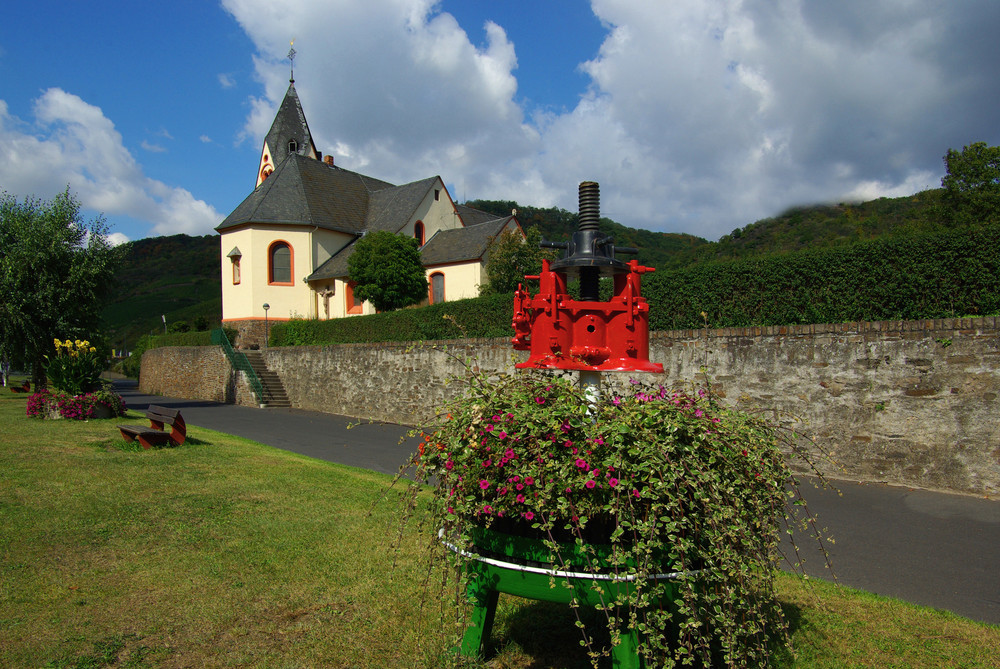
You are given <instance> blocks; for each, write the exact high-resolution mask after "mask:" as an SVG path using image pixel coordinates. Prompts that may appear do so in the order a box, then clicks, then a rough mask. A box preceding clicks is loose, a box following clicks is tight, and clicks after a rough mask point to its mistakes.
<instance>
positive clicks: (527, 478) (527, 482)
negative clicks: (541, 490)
mask: <svg viewBox="0 0 1000 669" xmlns="http://www.w3.org/2000/svg"><path fill="white" fill-rule="evenodd" d="M524 484H525V485H535V479H534V478H532V477H531V476H525V477H524Z"/></svg>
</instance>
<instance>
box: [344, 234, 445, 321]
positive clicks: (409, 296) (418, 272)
mask: <svg viewBox="0 0 1000 669" xmlns="http://www.w3.org/2000/svg"><path fill="white" fill-rule="evenodd" d="M347 267H348V270H349V272H350V277H351V281H354V282H355V283H356V284H357V285H356V286H355V287H354V295H355V297H357V298H358V299H361V300H365V301H368V302H371V303H372V304H374V305H375V308H376V309H378V310H379V311H392V310H393V309H400V308H402V307H408V306H410V305H411V304H416V303H418V302H420V301H421V300H423V299H425V298H426V297H427V277H426V275H425V273H424V266H423V264H422V263H421V262H420V251H419V247H418V245H417V240H415V239H413V238H412V237H404V236H403V235H396V234H393V233H391V232H388V231H386V230H379V231H377V232H372V233H369V234H367V235H365V236H364V237H362V238H361V239H359V240H358V241H357V242H356V243H355V244H354V254H353V255H351V257H350V258H349V259H348V261H347Z"/></svg>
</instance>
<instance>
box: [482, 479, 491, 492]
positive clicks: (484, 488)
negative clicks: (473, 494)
mask: <svg viewBox="0 0 1000 669" xmlns="http://www.w3.org/2000/svg"><path fill="white" fill-rule="evenodd" d="M489 487H490V482H489V481H487V480H486V479H481V480H480V481H479V489H480V490H486V489H487V488H489Z"/></svg>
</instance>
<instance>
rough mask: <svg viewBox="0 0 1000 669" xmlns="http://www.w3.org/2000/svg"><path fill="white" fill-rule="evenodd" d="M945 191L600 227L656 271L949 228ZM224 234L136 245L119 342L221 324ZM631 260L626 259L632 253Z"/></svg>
mask: <svg viewBox="0 0 1000 669" xmlns="http://www.w3.org/2000/svg"><path fill="white" fill-rule="evenodd" d="M942 192H943V191H941V190H929V191H924V192H921V193H917V194H915V195H911V196H909V197H900V198H881V199H878V200H873V201H871V202H864V203H860V204H836V205H817V206H812V207H798V208H795V209H791V210H789V211H787V212H785V213H783V214H781V215H780V216H775V217H773V218H766V219H763V220H760V221H757V222H756V223H751V224H749V225H747V226H746V227H744V228H739V229H736V230H734V231H733V232H731V233H730V234H728V235H725V236H724V237H722V239H720V240H719V241H717V242H709V241H707V240H705V239H702V238H700V237H696V236H694V235H688V234H681V233H669V232H652V231H649V230H639V229H636V228H629V227H626V226H624V225H621V224H619V223H617V222H615V221H612V220H611V219H608V218H602V219H601V223H600V225H601V230H602V231H603V232H605V233H606V234H610V235H611V236H612V237H613V238H614V240H615V244H617V245H618V246H634V247H637V248H638V249H639V255H638V259H639V261H640V262H642V263H643V264H646V265H651V266H653V267H656V268H659V269H681V268H684V267H689V266H691V265H694V264H698V263H704V262H708V261H712V260H724V259H729V258H743V257H749V256H755V255H771V254H780V253H786V252H790V251H798V250H802V249H807V248H808V249H817V248H825V247H829V246H841V245H847V244H850V243H853V242H857V241H862V240H870V239H875V238H878V237H886V236H905V235H909V234H917V233H922V232H933V231H939V230H942V229H944V227H945V224H944V223H942V222H941V221H942V218H943V217H942V215H941V211H942V201H941V200H942ZM466 204H467V205H469V206H471V207H476V208H477V209H482V210H484V211H488V212H491V213H494V214H497V215H503V216H505V215H508V214H510V212H511V210H515V209H516V210H517V218H518V220H519V221H520V222H521V225H522V226H524V228H525V229H527V228H529V227H531V226H533V225H537V226H538V227H539V229H540V230H541V232H542V236H543V237H544V238H545V239H548V240H551V241H565V240H567V239H569V237H570V236H571V235H572V234H573V232H574V231H575V230H576V228H577V224H578V217H577V215H576V214H575V213H572V212H568V211H566V210H565V209H558V208H555V207H551V208H548V209H543V208H539V207H532V206H528V205H521V204H518V203H517V202H512V201H493V200H472V201H469V202H466ZM219 242H220V238H219V236H218V235H207V236H204V237H189V236H187V235H173V236H171V237H152V238H149V239H140V240H138V241H135V242H132V243H131V248H130V250H129V254H128V257H127V260H126V263H125V266H124V267H123V268H122V270H121V271H120V272H119V273H118V275H117V279H118V293H117V298H116V299H115V300H114V301H113V302H112V303H111V304H109V305H108V306H107V308H105V310H104V312H103V315H104V319H105V323H106V325H107V326H108V330H109V332H108V334H109V337H110V341H111V342H113V345H114V347H115V348H120V347H121V346H122V344H123V343H124V344H125V345H126V346H128V345H129V344H130V343H133V342H135V341H136V339H137V338H138V337H139V336H140V335H144V334H149V333H150V332H163V321H162V320H161V317H162V316H166V317H167V327H168V329H177V328H185V327H187V328H190V329H201V328H205V327H217V325H218V323H219V321H220V318H221V314H222V299H221V292H222V288H221V286H220V284H219ZM625 258H626V259H628V258H629V256H625Z"/></svg>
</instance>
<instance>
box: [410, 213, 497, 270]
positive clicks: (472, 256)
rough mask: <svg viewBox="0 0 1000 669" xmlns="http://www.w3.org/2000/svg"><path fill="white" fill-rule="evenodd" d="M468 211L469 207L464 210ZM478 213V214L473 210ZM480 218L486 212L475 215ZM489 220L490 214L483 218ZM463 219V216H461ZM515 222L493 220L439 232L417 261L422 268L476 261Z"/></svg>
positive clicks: (426, 245) (431, 239) (421, 252)
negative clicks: (421, 264) (420, 262)
mask: <svg viewBox="0 0 1000 669" xmlns="http://www.w3.org/2000/svg"><path fill="white" fill-rule="evenodd" d="M466 209H469V207H466ZM473 211H477V210H473ZM478 213H480V214H482V213H485V212H478ZM486 215H487V216H491V217H492V215H491V214H486ZM463 217H464V215H463ZM513 219H514V217H513V216H506V217H504V218H495V217H493V220H490V221H486V222H485V223H478V224H476V225H468V226H466V227H464V228H454V229H452V230H439V231H438V232H436V233H435V234H434V236H433V237H431V238H430V239H428V240H427V243H426V244H424V247H423V248H422V249H420V259H421V261H422V262H423V263H424V266H425V267H427V266H430V265H444V264H447V263H454V262H463V261H467V260H479V259H480V258H482V257H483V256H484V255H486V249H487V248H489V245H490V242H491V241H493V239H494V238H496V236H497V235H499V234H500V233H501V232H502V231H503V229H504V228H505V227H506V226H507V224H508V223H510V222H511V221H512V220H513Z"/></svg>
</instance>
